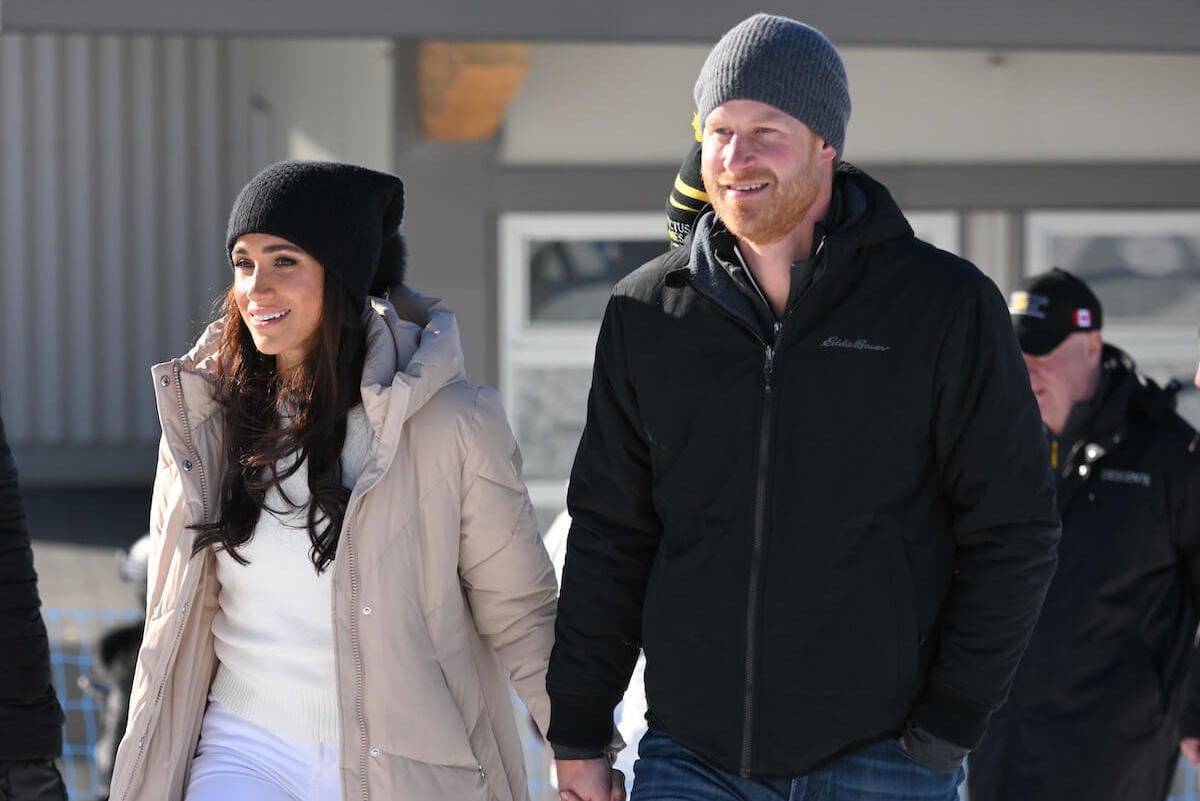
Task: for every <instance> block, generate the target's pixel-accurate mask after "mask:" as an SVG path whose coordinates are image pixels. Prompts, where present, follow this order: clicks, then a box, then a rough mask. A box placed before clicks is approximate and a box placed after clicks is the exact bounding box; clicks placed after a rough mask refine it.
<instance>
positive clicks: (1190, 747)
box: [1179, 737, 1200, 767]
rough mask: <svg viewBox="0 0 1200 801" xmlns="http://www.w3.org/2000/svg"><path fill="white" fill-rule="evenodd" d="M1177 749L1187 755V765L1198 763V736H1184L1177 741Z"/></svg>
mask: <svg viewBox="0 0 1200 801" xmlns="http://www.w3.org/2000/svg"><path fill="white" fill-rule="evenodd" d="M1179 750H1180V751H1182V752H1183V755H1184V756H1185V757H1187V761H1188V764H1189V765H1191V766H1192V767H1196V766H1197V765H1200V737H1184V738H1183V739H1182V740H1180V741H1179Z"/></svg>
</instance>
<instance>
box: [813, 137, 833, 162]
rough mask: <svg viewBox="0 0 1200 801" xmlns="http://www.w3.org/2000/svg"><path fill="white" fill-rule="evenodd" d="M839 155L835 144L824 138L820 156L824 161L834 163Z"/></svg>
mask: <svg viewBox="0 0 1200 801" xmlns="http://www.w3.org/2000/svg"><path fill="white" fill-rule="evenodd" d="M837 155H838V153H837V150H836V149H835V148H834V146H833V145H831V144H829V143H828V142H826V141H825V140H824V139H822V140H821V150H820V154H819V156H818V158H819V159H820V160H821V161H823V162H828V163H830V164H832V163H834V162H835V161H836V160H837Z"/></svg>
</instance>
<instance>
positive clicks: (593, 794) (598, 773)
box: [554, 757, 625, 801]
mask: <svg viewBox="0 0 1200 801" xmlns="http://www.w3.org/2000/svg"><path fill="white" fill-rule="evenodd" d="M554 766H555V770H556V771H557V772H558V797H559V801H625V775H624V774H623V773H621V771H619V770H616V769H614V768H610V767H609V764H608V760H607V759H604V758H603V757H600V758H598V759H560V760H555V763H554Z"/></svg>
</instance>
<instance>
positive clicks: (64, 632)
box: [42, 609, 140, 801]
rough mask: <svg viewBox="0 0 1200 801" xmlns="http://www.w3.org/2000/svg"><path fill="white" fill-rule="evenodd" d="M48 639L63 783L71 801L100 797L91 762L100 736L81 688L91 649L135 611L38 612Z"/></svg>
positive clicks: (93, 707) (95, 709) (95, 710)
mask: <svg viewBox="0 0 1200 801" xmlns="http://www.w3.org/2000/svg"><path fill="white" fill-rule="evenodd" d="M42 614H43V617H44V618H45V619H46V629H47V633H48V634H49V636H50V668H51V671H52V676H53V679H54V688H55V690H56V691H57V693H58V700H59V703H61V704H62V708H63V712H64V713H65V715H66V722H65V723H64V731H63V735H64V736H63V759H62V772H63V781H64V783H65V784H66V785H67V792H68V793H69V795H70V798H71V799H72V801H90V800H91V799H95V798H96V797H98V796H99V795H100V790H101V787H100V774H99V771H98V770H97V769H96V763H95V760H94V758H93V755H94V752H95V749H96V737H97V735H98V734H99V725H100V718H99V716H98V714H99V713H100V712H101V710H100V709H99V702H98V701H96V700H95V699H94V698H93V697H92V696H91V695H90V694H89V693H88V692H86V691H85V690H84V688H83V687H82V686H80V682H79V678H80V677H81V676H90V675H92V672H93V665H92V660H93V656H94V654H93V650H94V647H95V644H96V642H98V641H99V639H100V637H101V636H103V634H104V632H105V631H107V630H108V629H110V628H112V627H113V626H116V625H119V624H122V623H128V622H130V621H133V620H137V619H138V617H140V614H139V613H138V612H135V611H132V610H130V611H124V612H105V611H98V610H94V609H43V610H42Z"/></svg>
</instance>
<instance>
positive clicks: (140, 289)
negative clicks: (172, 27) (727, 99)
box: [0, 34, 251, 483]
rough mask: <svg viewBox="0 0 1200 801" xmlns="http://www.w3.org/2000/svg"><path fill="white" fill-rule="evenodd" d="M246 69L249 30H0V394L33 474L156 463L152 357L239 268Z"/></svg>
mask: <svg viewBox="0 0 1200 801" xmlns="http://www.w3.org/2000/svg"><path fill="white" fill-rule="evenodd" d="M246 69H248V59H247V58H246V54H245V44H244V43H242V42H237V41H223V40H216V39H185V38H169V39H158V38H151V37H119V36H104V37H91V36H57V35H47V34H38V35H32V36H18V35H14V34H4V35H0V315H2V318H0V337H2V341H0V397H2V398H3V412H4V420H5V425H6V428H7V430H8V433H9V436H10V438H11V440H12V441H13V445H14V449H15V450H16V451H17V456H18V459H19V460H21V457H22V456H23V455H25V456H27V457H28V460H22V464H21V466H22V472H23V474H26V475H28V476H29V477H30V478H31V479H32V480H33V481H34V482H38V483H46V482H54V481H55V480H57V479H61V480H62V481H64V482H70V483H78V482H89V481H91V482H104V481H129V480H137V479H138V478H139V477H140V478H141V479H144V480H146V481H148V480H149V479H150V477H151V472H152V470H153V462H152V461H151V462H150V463H149V464H142V463H143V462H145V457H146V454H147V453H152V450H153V447H154V444H155V443H156V441H157V438H158V432H159V426H158V419H157V413H156V411H155V405H154V394H153V388H152V387H151V385H150V382H149V367H150V365H151V364H152V363H154V362H156V361H161V360H163V359H165V358H168V357H170V356H173V355H176V354H178V353H180V352H182V351H183V350H184V349H186V348H187V347H188V346H189V344H190V342H191V341H192V340H193V338H194V337H195V335H196V333H197V332H198V330H199V328H200V327H201V325H202V324H203V323H204V322H206V321H207V319H208V317H209V315H210V311H211V308H212V306H211V301H212V296H213V293H214V292H215V291H217V290H218V289H219V288H220V287H221V286H222V285H223V284H224V283H225V282H226V281H227V280H228V270H227V268H226V266H225V264H224V257H223V254H222V246H221V243H222V241H223V239H224V227H225V214H226V212H227V209H228V208H229V204H230V202H231V200H232V197H233V193H234V191H235V190H236V187H238V186H240V185H241V184H242V183H243V182H244V181H245V180H246V178H247V177H248V172H249V170H250V168H251V165H250V157H249V153H248V140H249V135H248V122H247V121H246V117H247V115H248V111H249V99H248V92H246V90H245V87H246V86H247V85H248V79H247V77H246V74H245V70H246ZM104 452H109V453H111V454H112V458H111V459H110V460H104V459H97V458H95V454H97V453H104ZM56 455H57V457H56ZM125 455H131V456H130V458H129V459H125V458H123V457H124V456H125ZM73 456H74V457H77V458H73ZM135 456H136V458H135ZM56 458H57V464H56Z"/></svg>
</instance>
